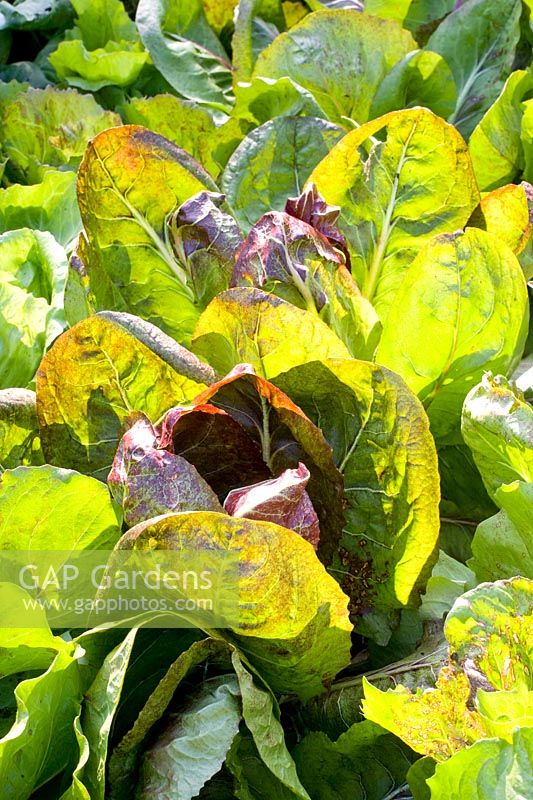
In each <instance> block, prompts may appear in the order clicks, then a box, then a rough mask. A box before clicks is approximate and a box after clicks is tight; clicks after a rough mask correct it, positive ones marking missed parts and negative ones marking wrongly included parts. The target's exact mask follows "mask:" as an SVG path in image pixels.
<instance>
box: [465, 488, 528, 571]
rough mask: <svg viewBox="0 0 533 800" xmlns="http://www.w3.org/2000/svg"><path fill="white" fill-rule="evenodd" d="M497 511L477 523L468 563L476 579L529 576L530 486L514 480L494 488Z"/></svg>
mask: <svg viewBox="0 0 533 800" xmlns="http://www.w3.org/2000/svg"><path fill="white" fill-rule="evenodd" d="M495 499H496V502H497V503H498V505H499V506H500V508H501V511H500V512H499V513H498V514H496V515H495V516H493V517H490V518H489V519H486V520H484V521H483V522H482V523H481V524H480V525H478V527H477V530H476V533H475V535H474V539H473V540H472V558H471V559H470V560H469V561H468V566H469V567H471V569H473V570H474V572H475V573H476V576H477V579H478V581H494V580H497V579H498V578H512V577H513V575H524V576H525V577H526V578H530V579H531V580H533V550H532V548H531V519H532V518H533V486H532V484H531V483H524V482H522V481H515V482H514V483H511V484H509V485H507V486H501V487H500V488H499V489H497V490H496V493H495Z"/></svg>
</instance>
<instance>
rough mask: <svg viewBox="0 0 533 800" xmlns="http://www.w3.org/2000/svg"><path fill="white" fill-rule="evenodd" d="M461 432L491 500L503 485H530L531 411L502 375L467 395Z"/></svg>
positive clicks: (532, 475)
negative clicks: (519, 482)
mask: <svg viewBox="0 0 533 800" xmlns="http://www.w3.org/2000/svg"><path fill="white" fill-rule="evenodd" d="M461 432H462V434H463V438H464V440H465V442H466V444H467V445H468V446H469V448H470V450H471V451H472V454H473V456H474V461H475V462H476V464H477V467H478V469H479V471H480V473H481V477H482V478H483V481H484V483H485V486H486V487H487V491H488V492H489V494H490V496H491V497H492V498H493V499H495V493H496V492H497V490H498V489H499V487H500V486H502V484H505V483H512V482H513V481H516V480H520V481H526V482H529V483H533V408H531V406H530V405H529V403H527V402H526V401H525V399H524V395H523V394H522V392H521V391H520V390H519V389H517V388H515V387H514V386H513V384H512V383H509V382H508V381H507V380H505V378H503V377H502V376H501V375H500V376H498V377H496V378H494V377H493V376H492V375H491V374H490V373H487V374H485V375H484V376H483V379H482V381H481V383H480V384H479V385H478V386H475V387H474V388H473V389H472V390H471V391H470V392H469V394H468V396H467V397H466V400H465V402H464V406H463V417H462V425H461ZM509 577H510V576H509Z"/></svg>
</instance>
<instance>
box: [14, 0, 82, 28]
mask: <svg viewBox="0 0 533 800" xmlns="http://www.w3.org/2000/svg"><path fill="white" fill-rule="evenodd" d="M71 19H72V7H71V4H70V2H69V0H21V1H20V2H17V3H16V4H15V3H11V2H5V0H4V1H3V2H1V3H0V30H6V29H7V30H30V31H32V30H48V29H50V28H60V27H63V26H65V25H67V24H68V23H69V22H70V20H71Z"/></svg>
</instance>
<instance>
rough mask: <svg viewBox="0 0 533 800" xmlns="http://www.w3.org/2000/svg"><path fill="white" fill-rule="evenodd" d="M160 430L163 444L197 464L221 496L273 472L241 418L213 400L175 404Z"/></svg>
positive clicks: (268, 476)
mask: <svg viewBox="0 0 533 800" xmlns="http://www.w3.org/2000/svg"><path fill="white" fill-rule="evenodd" d="M159 430H160V437H161V438H160V444H161V446H162V447H166V448H167V449H169V450H171V451H172V452H173V453H176V454H179V455H182V456H183V457H184V458H186V459H187V461H189V462H190V463H191V464H193V465H194V466H195V467H196V469H197V470H198V472H199V473H200V475H201V476H202V477H203V478H204V480H206V481H207V482H208V484H209V486H211V488H212V489H213V491H214V492H215V493H216V494H217V495H218V497H219V498H221V499H223V498H224V497H225V496H226V495H227V493H228V492H229V491H231V490H232V489H236V488H238V487H239V486H242V485H243V483H256V482H257V481H262V480H265V479H267V478H270V477H271V476H272V473H271V472H270V470H269V469H268V466H267V465H266V464H265V462H264V461H263V458H262V456H261V450H260V448H259V446H258V445H257V443H256V442H255V441H254V440H253V439H252V438H251V437H250V435H249V434H248V433H247V431H246V430H245V429H244V427H243V426H242V425H241V424H240V423H239V421H237V420H235V419H234V418H233V417H232V416H231V415H230V414H228V413H227V412H226V411H224V410H223V409H221V408H216V407H215V406H213V405H210V404H209V403H199V404H198V405H194V406H189V407H185V408H180V407H177V408H171V409H170V411H168V412H167V414H166V415H165V417H164V419H163V421H162V422H161V425H160V429H159Z"/></svg>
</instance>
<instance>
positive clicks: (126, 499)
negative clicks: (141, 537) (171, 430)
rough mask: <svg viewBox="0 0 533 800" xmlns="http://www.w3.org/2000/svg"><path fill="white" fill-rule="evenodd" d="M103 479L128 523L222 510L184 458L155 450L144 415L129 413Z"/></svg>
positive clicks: (154, 434)
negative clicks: (127, 424)
mask: <svg viewBox="0 0 533 800" xmlns="http://www.w3.org/2000/svg"><path fill="white" fill-rule="evenodd" d="M130 422H131V427H130V428H129V430H127V431H126V433H125V434H124V436H123V437H122V439H121V441H120V444H119V446H118V449H117V452H116V455H115V459H114V461H113V466H112V469H111V472H110V473H109V477H108V479H107V482H108V485H109V488H110V490H111V494H112V495H113V497H114V498H115V500H116V501H117V502H118V503H120V504H121V505H122V509H123V512H124V520H125V521H126V523H127V524H128V525H130V526H132V525H137V523H138V522H142V521H143V520H145V519H150V518H151V517H156V516H159V515H160V514H168V513H171V512H179V511H222V508H221V506H220V503H219V502H218V499H217V496H216V494H215V493H214V491H213V490H212V489H211V487H210V486H209V485H208V484H207V483H206V481H205V480H204V479H203V478H202V477H201V476H200V475H199V474H198V472H197V470H196V468H195V467H194V466H193V465H192V464H190V463H189V462H188V461H186V460H185V458H182V457H181V456H179V455H175V454H174V453H169V452H168V451H167V450H162V449H159V442H158V436H157V432H156V430H155V428H154V427H153V425H152V424H151V423H150V420H149V419H148V418H147V417H146V416H145V415H144V414H135V415H134V416H133V415H132V418H131V419H130Z"/></svg>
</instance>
